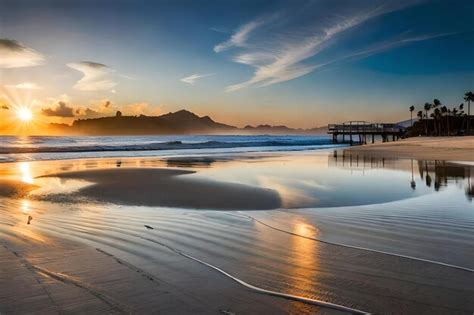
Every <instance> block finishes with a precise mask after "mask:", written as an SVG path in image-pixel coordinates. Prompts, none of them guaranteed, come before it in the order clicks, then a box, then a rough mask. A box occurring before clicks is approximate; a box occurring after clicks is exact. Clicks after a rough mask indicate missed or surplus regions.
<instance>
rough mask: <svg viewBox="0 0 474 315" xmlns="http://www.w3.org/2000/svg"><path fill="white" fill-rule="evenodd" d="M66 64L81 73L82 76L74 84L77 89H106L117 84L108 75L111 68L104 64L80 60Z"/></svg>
mask: <svg viewBox="0 0 474 315" xmlns="http://www.w3.org/2000/svg"><path fill="white" fill-rule="evenodd" d="M67 66H68V67H70V68H72V69H74V70H77V71H80V72H82V74H83V77H82V78H81V79H80V80H79V81H77V83H76V84H75V85H74V88H75V89H77V90H80V91H106V90H111V89H112V88H113V87H115V86H116V85H117V82H115V81H114V80H112V78H111V77H110V75H111V73H112V72H113V70H112V69H110V68H109V67H108V66H106V65H104V64H101V63H97V62H90V61H82V62H74V63H68V64H67Z"/></svg>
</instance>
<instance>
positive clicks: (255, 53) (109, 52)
mask: <svg viewBox="0 0 474 315" xmlns="http://www.w3.org/2000/svg"><path fill="white" fill-rule="evenodd" d="M473 56H474V2H473V1H470V0H469V1H456V0H453V1H447V0H446V1H428V0H426V1H421V0H397V1H387V0H370V1H369V0H367V1H364V0H360V1H353V0H295V1H289V0H287V1H278V0H273V1H270V0H253V1H251V0H240V1H236V0H227V1H219V0H216V1H210V0H202V1H181V0H176V1H171V0H167V1H158V0H156V1H145V0H136V1H132V0H127V1H124V0H114V1H108V0H103V1H97V0H96V1H88V0H81V1H80V0H70V1H47V0H35V1H33V0H29V1H24V0H0V125H2V124H4V125H5V124H12V123H15V117H17V116H18V111H19V109H21V108H24V107H27V108H29V109H30V110H31V111H32V112H33V116H34V119H35V120H37V121H41V122H42V123H49V122H56V123H71V122H72V121H73V120H74V119H82V118H94V117H101V116H108V115H113V114H115V112H116V111H117V110H121V111H122V112H123V113H124V114H125V115H139V114H145V115H159V114H164V113H167V112H170V111H177V110H180V109H182V108H185V109H188V110H190V111H193V112H195V113H196V114H198V115H210V116H211V117H212V118H213V119H214V120H217V121H219V122H223V123H227V124H232V125H236V126H239V127H241V126H245V125H247V124H252V125H256V124H261V123H268V124H273V125H280V124H284V125H288V126H291V127H303V128H311V127H316V126H322V125H325V124H328V123H335V122H343V121H347V120H366V121H372V122H394V121H400V120H404V119H407V118H409V112H408V107H409V106H410V105H412V104H415V105H416V106H417V109H421V107H422V104H424V103H425V102H429V101H432V100H433V99H434V98H438V99H440V100H441V102H442V103H443V104H445V105H448V106H455V105H459V103H461V102H462V101H463V94H464V93H465V92H467V91H469V90H474V58H473Z"/></svg>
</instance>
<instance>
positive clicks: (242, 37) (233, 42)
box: [214, 19, 266, 53]
mask: <svg viewBox="0 0 474 315" xmlns="http://www.w3.org/2000/svg"><path fill="white" fill-rule="evenodd" d="M265 21H266V20H265V19H259V20H255V21H251V22H249V23H247V24H244V25H242V26H241V27H240V28H239V29H238V30H237V31H236V32H235V33H234V34H232V36H231V37H230V38H229V39H228V40H226V41H225V42H222V43H220V44H217V45H216V46H214V51H215V52H216V53H219V52H222V51H224V50H227V49H229V48H231V47H234V46H235V47H242V46H244V44H245V41H246V40H247V38H248V36H249V35H250V33H251V32H252V31H253V30H255V29H256V28H257V27H259V26H261V25H263V24H264V23H265Z"/></svg>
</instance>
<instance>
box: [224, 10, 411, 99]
mask: <svg viewBox="0 0 474 315" xmlns="http://www.w3.org/2000/svg"><path fill="white" fill-rule="evenodd" d="M374 3H375V2H374ZM414 3H415V2H413V1H411V2H400V3H391V4H384V3H383V4H381V5H372V6H369V7H367V6H366V4H367V3H362V2H357V1H354V2H348V3H347V5H344V6H339V7H337V6H336V7H329V8H326V9H329V10H328V12H324V10H323V11H322V12H320V11H319V10H314V8H307V9H305V10H300V11H295V12H296V13H297V14H293V15H290V16H286V17H285V19H274V20H267V21H266V22H265V23H268V25H266V27H265V30H266V32H264V34H263V36H262V34H260V36H254V37H255V38H253V37H252V40H250V39H249V36H248V35H249V33H250V32H251V31H255V29H256V28H257V27H258V26H260V25H262V23H261V22H259V21H260V20H257V21H255V22H254V23H247V24H245V25H244V26H242V27H241V28H240V29H239V31H238V32H236V33H235V34H234V35H235V36H236V38H233V37H234V35H233V37H231V38H230V39H229V40H228V41H226V42H224V43H222V44H220V45H221V46H220V47H219V48H218V49H217V50H216V49H215V50H216V51H217V52H218V51H222V50H223V49H229V48H231V47H233V46H237V47H244V48H245V50H244V52H242V53H239V54H238V55H236V56H234V57H233V59H232V60H233V61H234V62H236V63H240V64H244V65H248V66H251V67H253V68H254V73H253V76H252V77H251V78H250V79H249V80H247V81H244V82H241V83H237V84H233V85H230V86H227V87H226V91H227V92H233V91H237V90H240V89H243V88H247V87H251V86H257V87H263V86H269V85H272V84H276V83H280V82H285V81H289V80H292V79H295V78H298V77H301V76H304V75H306V74H309V73H311V72H313V71H315V70H316V69H319V68H321V67H323V66H325V65H326V63H328V62H329V61H324V62H320V63H314V62H311V63H310V62H308V61H310V59H311V58H314V57H315V56H318V55H320V54H321V53H322V52H323V51H326V50H327V49H328V48H330V47H331V46H332V45H333V44H334V43H335V42H337V41H338V40H340V39H341V37H342V35H347V33H348V32H349V31H350V30H353V29H355V28H356V27H357V26H359V25H361V24H363V23H365V22H366V21H368V20H370V19H373V18H375V17H378V16H380V15H382V14H386V13H388V12H392V11H396V10H399V9H401V8H404V7H406V6H407V5H412V4H414ZM370 4H372V3H370ZM321 10H322V9H321ZM338 10H339V11H341V12H339V11H338ZM292 13H294V12H292ZM314 14H318V16H314ZM282 20H285V21H282ZM237 35H238V36H237ZM215 48H216V47H215ZM326 56H327V54H326Z"/></svg>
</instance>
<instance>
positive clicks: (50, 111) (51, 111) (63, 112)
mask: <svg viewBox="0 0 474 315" xmlns="http://www.w3.org/2000/svg"><path fill="white" fill-rule="evenodd" d="M41 113H42V114H43V115H44V116H49V117H74V109H73V108H72V107H69V106H67V105H66V103H65V102H63V101H59V102H58V105H57V106H56V107H55V108H44V109H42V110H41Z"/></svg>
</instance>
